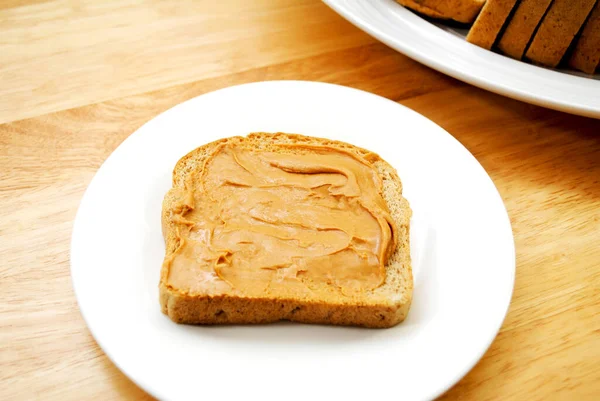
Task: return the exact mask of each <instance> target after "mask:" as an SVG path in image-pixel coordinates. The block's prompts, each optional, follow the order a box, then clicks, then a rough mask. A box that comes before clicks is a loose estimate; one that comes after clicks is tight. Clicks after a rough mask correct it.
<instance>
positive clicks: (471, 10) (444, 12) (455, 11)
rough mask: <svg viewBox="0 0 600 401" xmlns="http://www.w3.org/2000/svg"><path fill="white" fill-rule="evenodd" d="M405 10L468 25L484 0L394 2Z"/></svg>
mask: <svg viewBox="0 0 600 401" xmlns="http://www.w3.org/2000/svg"><path fill="white" fill-rule="evenodd" d="M396 1H397V2H398V3H400V4H402V5H403V6H405V7H406V8H410V9H411V10H414V11H416V12H418V13H421V14H424V15H427V16H429V17H432V18H439V19H451V20H454V21H458V22H462V23H465V24H470V23H472V22H473V21H475V18H477V15H478V14H479V12H480V11H481V7H483V4H484V3H485V0H396Z"/></svg>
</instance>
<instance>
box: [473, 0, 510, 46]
mask: <svg viewBox="0 0 600 401" xmlns="http://www.w3.org/2000/svg"><path fill="white" fill-rule="evenodd" d="M517 1H518V0H487V1H486V2H485V5H484V6H483V9H482V10H481V13H479V16H478V17H477V19H476V20H475V23H474V24H473V26H472V27H471V29H469V33H468V34H467V41H468V42H470V43H473V44H474V45H477V46H479V47H483V48H484V49H487V50H490V49H491V48H492V47H493V46H494V43H495V42H496V39H497V38H498V35H499V33H500V31H501V30H502V27H503V26H504V24H505V23H506V22H507V19H508V17H509V15H510V13H511V11H512V9H513V8H514V7H515V4H517Z"/></svg>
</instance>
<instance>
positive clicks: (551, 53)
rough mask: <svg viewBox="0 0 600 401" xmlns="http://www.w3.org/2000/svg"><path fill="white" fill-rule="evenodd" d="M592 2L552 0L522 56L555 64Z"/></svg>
mask: <svg viewBox="0 0 600 401" xmlns="http://www.w3.org/2000/svg"><path fill="white" fill-rule="evenodd" d="M595 4H596V0H554V1H553V2H552V5H551V6H550V8H549V9H548V12H547V13H546V16H545V17H544V19H543V20H542V22H541V24H540V26H539V27H538V30H537V32H536V34H535V36H534V38H533V40H532V41H531V44H530V45H529V48H528V49H527V50H526V52H525V57H526V58H527V59H528V60H530V61H532V62H534V63H537V64H541V65H545V66H548V67H556V66H557V65H558V63H560V61H561V59H562V58H563V56H564V55H565V53H566V51H567V49H568V48H569V45H570V44H571V42H572V41H573V38H574V37H575V35H577V33H578V32H579V29H580V28H581V27H582V25H583V24H584V22H585V21H586V19H587V17H588V15H589V14H590V12H591V11H592V8H593V7H594V5H595Z"/></svg>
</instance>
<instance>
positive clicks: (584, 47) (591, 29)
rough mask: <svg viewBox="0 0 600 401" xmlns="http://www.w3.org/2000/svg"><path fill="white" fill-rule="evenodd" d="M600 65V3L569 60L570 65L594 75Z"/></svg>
mask: <svg viewBox="0 0 600 401" xmlns="http://www.w3.org/2000/svg"><path fill="white" fill-rule="evenodd" d="M599 64H600V2H598V3H596V6H595V7H594V9H593V10H592V13H591V14H590V16H589V18H588V20H587V22H586V23H585V25H584V27H583V30H582V31H581V35H580V36H579V39H577V42H576V43H575V48H574V49H573V53H572V54H571V57H570V59H569V65H570V66H571V67H573V68H575V69H578V70H580V71H583V72H587V73H588V74H593V73H594V71H596V69H597V68H598V66H599Z"/></svg>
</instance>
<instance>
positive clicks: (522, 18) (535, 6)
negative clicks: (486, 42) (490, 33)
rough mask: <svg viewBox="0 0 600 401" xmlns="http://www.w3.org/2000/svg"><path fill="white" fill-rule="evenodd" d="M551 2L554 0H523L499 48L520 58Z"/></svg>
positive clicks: (505, 31)
mask: <svg viewBox="0 0 600 401" xmlns="http://www.w3.org/2000/svg"><path fill="white" fill-rule="evenodd" d="M550 3H552V0H521V1H520V2H519V4H518V6H517V8H516V9H515V12H514V14H513V16H512V18H511V19H510V21H508V25H507V26H506V28H505V30H504V33H503V34H502V37H500V41H499V42H498V50H500V51H501V52H502V53H504V54H506V55H507V56H510V57H512V58H514V59H517V60H520V59H521V58H522V57H523V53H524V52H525V49H526V48H527V44H528V43H529V41H530V40H531V37H532V36H533V34H534V32H535V29H536V28H537V26H538V24H539V23H540V21H541V20H542V18H544V14H545V13H546V10H547V9H548V7H549V6H550Z"/></svg>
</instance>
